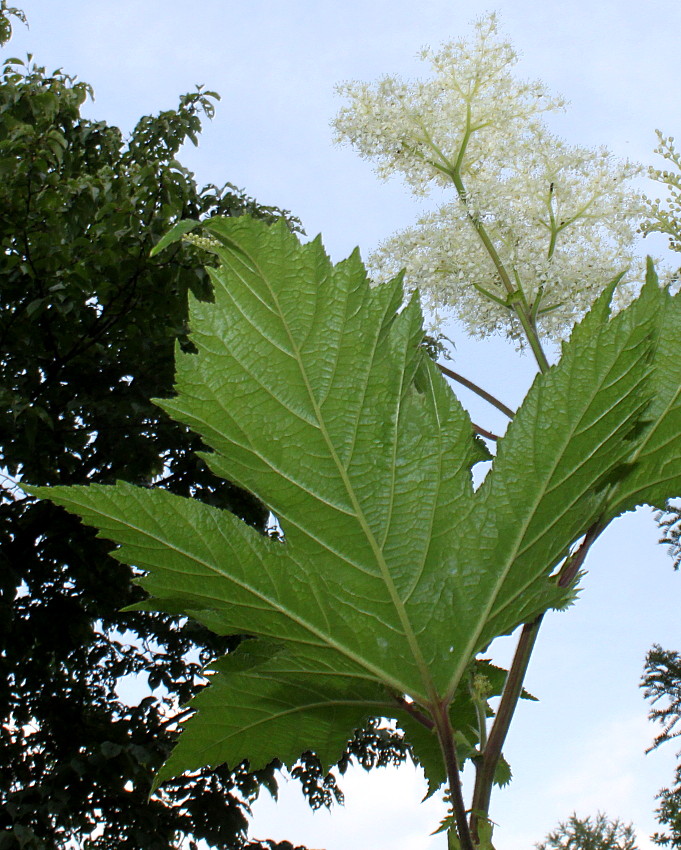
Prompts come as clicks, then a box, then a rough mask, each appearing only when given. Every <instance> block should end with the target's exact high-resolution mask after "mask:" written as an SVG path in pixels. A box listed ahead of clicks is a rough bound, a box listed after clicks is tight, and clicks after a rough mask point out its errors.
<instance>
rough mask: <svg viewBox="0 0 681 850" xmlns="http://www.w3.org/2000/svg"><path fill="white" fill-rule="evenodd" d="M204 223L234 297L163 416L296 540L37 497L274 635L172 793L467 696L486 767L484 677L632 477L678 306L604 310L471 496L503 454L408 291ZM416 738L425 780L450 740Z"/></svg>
mask: <svg viewBox="0 0 681 850" xmlns="http://www.w3.org/2000/svg"><path fill="white" fill-rule="evenodd" d="M205 226H206V229H207V230H208V231H209V232H210V234H211V237H212V239H213V240H214V244H215V246H216V247H214V250H215V252H216V253H217V255H218V257H219V260H220V266H219V268H218V269H216V270H211V275H212V278H213V283H214V289H215V301H214V303H206V302H198V301H196V300H192V301H191V304H190V311H191V312H190V317H191V318H190V324H191V329H192V334H191V339H192V342H193V343H194V346H195V349H196V351H195V353H182V352H180V351H179V350H178V352H177V385H176V389H177V395H176V397H175V398H173V399H170V400H165V401H163V402H160V404H161V405H162V406H163V407H164V408H165V410H167V411H168V412H169V413H170V414H171V415H172V416H173V417H174V418H176V419H178V420H179V421H181V422H184V423H186V424H187V425H189V426H190V427H191V428H192V429H193V430H194V431H196V432H197V433H199V434H200V435H201V436H202V438H203V439H204V441H205V443H206V444H207V445H208V446H209V447H210V448H211V450H212V451H211V452H209V453H206V454H205V455H204V456H205V460H206V461H207V463H208V464H209V466H210V467H211V469H212V470H213V471H214V472H216V473H217V474H219V475H221V476H223V477H225V478H227V479H229V480H231V481H233V482H235V483H237V484H239V485H240V486H242V487H244V488H246V489H248V490H250V491H251V492H253V493H255V494H256V495H257V496H258V497H259V498H260V499H262V500H263V501H264V502H265V504H267V505H268V506H269V507H270V509H271V510H272V511H273V513H274V514H275V515H276V517H277V519H278V521H279V523H280V525H281V528H282V530H283V533H284V539H283V541H282V540H279V539H272V538H268V537H264V536H262V535H259V534H258V533H256V532H255V531H253V529H251V528H248V527H247V526H246V525H245V524H244V523H242V522H241V521H240V520H238V519H237V518H236V517H234V516H233V515H231V514H229V513H227V512H224V511H220V510H217V509H215V508H212V507H210V506H208V505H205V504H203V503H201V502H198V501H192V500H186V499H182V498H179V497H176V496H173V495H171V494H169V493H166V492H164V491H163V490H160V489H144V488H138V487H132V486H131V485H127V484H124V483H119V484H117V485H116V486H115V487H89V488H83V487H74V488H51V489H50V488H42V489H41V488H36V489H33V490H32V492H34V493H36V494H38V495H41V496H47V497H49V498H52V499H53V500H54V501H55V502H57V503H58V504H62V505H64V506H65V507H67V508H68V509H70V510H72V511H75V512H76V513H78V514H80V516H81V517H82V518H83V520H84V521H85V522H87V523H89V524H91V525H94V526H97V527H98V528H99V529H100V532H101V534H102V535H103V536H106V537H108V538H110V539H111V540H114V541H116V542H117V543H118V544H119V545H120V548H119V549H118V550H117V552H116V557H118V558H120V559H121V560H123V561H125V562H127V563H130V564H134V565H136V566H137V567H139V568H141V569H142V570H144V571H145V572H146V573H147V574H146V576H145V577H144V578H143V579H142V580H141V583H142V585H143V586H144V587H145V588H146V589H147V591H148V592H149V593H150V594H151V597H152V598H151V599H150V600H149V602H148V603H146V607H149V608H157V609H162V610H168V611H172V612H178V613H179V612H183V613H186V614H188V615H189V616H192V617H194V618H196V619H197V620H199V621H200V622H203V623H204V624H205V625H207V626H209V627H210V628H212V629H214V630H216V631H219V632H225V633H241V634H250V635H253V636H257V637H259V638H260V639H261V641H264V643H262V644H260V645H259V643H260V642H259V641H248V642H247V643H246V645H245V646H244V647H243V648H242V649H240V650H239V652H238V653H236V654H235V655H233V656H231V657H229V658H227V659H225V660H224V661H223V662H220V664H219V665H217V667H216V668H215V670H214V672H213V673H212V675H211V679H212V684H211V685H210V686H209V687H208V688H207V689H206V690H205V691H204V692H203V693H202V694H201V695H200V697H199V698H197V699H196V701H195V703H194V706H195V707H196V708H197V714H196V716H195V717H194V718H192V719H191V720H190V721H189V722H188V724H187V729H186V731H185V732H184V735H183V737H182V739H181V740H182V743H181V744H180V745H179V746H178V748H177V749H176V751H175V753H174V754H173V756H172V758H171V760H170V762H169V763H168V765H167V766H166V768H165V769H164V771H163V772H162V774H161V778H163V777H167V776H170V775H171V774H173V773H178V772H181V771H183V770H186V769H193V768H196V767H198V766H200V765H201V764H203V763H211V764H215V763H218V762H221V761H227V762H230V763H232V764H234V763H236V762H238V761H240V760H241V759H243V758H244V757H248V758H249V759H250V761H251V765H252V766H253V767H258V766H260V765H262V764H264V763H266V762H267V761H269V760H270V759H271V758H273V757H275V756H278V757H279V758H282V760H284V761H287V760H292V759H294V758H295V757H296V756H297V755H299V754H300V753H301V752H302V751H304V750H308V749H312V750H315V751H316V752H317V755H318V756H319V757H320V759H321V760H322V761H323V762H324V763H326V764H328V763H330V762H332V761H333V760H334V759H335V758H337V757H338V754H339V752H340V748H341V747H342V743H343V741H344V740H346V739H347V738H349V737H350V736H351V734H352V731H353V729H354V728H355V727H356V726H358V725H359V724H360V723H361V722H362V721H363V719H364V718H365V717H367V716H370V715H375V714H377V713H380V714H382V715H391V716H394V717H397V718H398V719H401V720H402V721H404V723H403V725H404V727H405V728H406V729H407V731H409V728H410V723H411V726H412V727H413V723H412V719H411V718H410V715H406V714H405V713H404V711H403V708H404V706H405V704H407V703H408V702H409V701H413V702H414V703H415V707H416V708H418V709H419V710H421V711H422V712H424V713H425V714H426V715H427V714H428V712H429V711H431V710H432V709H433V708H434V707H435V706H436V705H437V704H439V703H441V701H442V700H445V701H449V702H450V705H451V711H450V716H451V717H452V722H453V725H454V726H455V727H456V728H457V729H458V730H459V737H458V742H459V746H460V748H461V751H462V755H466V748H467V747H468V749H469V750H470V751H471V752H473V749H472V747H473V746H474V745H475V744H476V743H477V740H476V739H475V736H474V735H472V736H471V731H470V730H471V728H472V724H471V718H472V716H473V715H472V714H471V704H470V700H469V699H467V696H466V695H467V685H466V681H465V676H466V675H467V672H466V671H470V669H471V664H472V663H473V660H474V658H475V656H476V655H477V654H478V653H479V652H480V651H481V650H482V649H483V648H484V647H485V646H486V645H487V644H489V642H490V641H491V640H492V639H493V638H494V637H496V636H497V635H498V634H502V633H506V632H509V631H511V630H513V629H514V628H515V627H516V626H517V625H519V624H520V623H522V622H525V621H527V620H530V619H532V618H533V617H535V616H537V615H538V614H540V613H542V612H543V611H545V610H546V609H547V608H549V607H552V606H561V605H563V604H564V603H565V601H566V599H567V598H568V596H569V590H567V589H564V588H560V587H558V585H557V583H556V580H555V577H553V576H552V573H553V571H554V569H555V567H556V566H557V565H558V564H559V563H560V561H561V559H563V558H564V557H565V555H566V554H567V553H568V551H569V550H570V547H571V546H572V545H573V544H574V543H575V541H576V540H578V538H579V537H580V536H581V535H583V534H584V533H585V532H586V530H587V529H588V528H589V527H590V525H591V524H592V523H594V522H596V521H599V520H600V519H601V518H602V516H603V515H604V511H605V510H606V507H605V506H606V500H607V498H608V494H611V493H612V492H613V487H616V486H618V482H621V480H622V479H623V476H627V475H631V474H632V469H633V470H635V469H636V466H635V465H634V466H632V464H634V462H635V455H636V452H637V450H638V449H639V447H640V445H641V440H642V439H643V438H644V437H645V434H646V433H650V428H651V427H652V426H647V425H646V422H647V420H646V419H645V417H646V416H648V417H649V416H650V412H649V408H650V406H651V405H650V402H651V395H652V393H653V392H654V382H653V381H652V380H651V376H652V375H654V374H655V368H656V367H655V363H654V355H655V352H656V351H657V350H659V349H660V346H659V344H658V323H657V308H658V306H659V300H660V299H661V298H663V297H666V296H664V295H663V294H662V292H661V291H660V290H659V289H658V288H657V287H656V286H653V285H652V284H651V285H650V286H649V287H648V289H647V290H646V296H645V297H644V298H642V299H640V300H639V302H637V303H636V304H635V305H634V306H633V307H631V308H629V309H627V310H625V311H623V312H622V313H620V314H619V315H617V316H616V317H614V318H612V319H611V318H609V315H608V302H609V298H610V293H605V294H604V296H603V298H602V299H601V300H600V301H599V303H598V304H597V305H596V307H595V308H594V310H593V311H592V313H591V314H590V315H589V316H588V317H587V318H586V319H585V320H584V322H583V323H582V324H581V325H580V326H579V327H578V328H577V329H576V330H575V332H574V334H573V337H572V339H571V341H570V343H569V344H567V345H566V346H565V349H564V352H563V356H562V358H561V361H560V363H559V364H558V365H557V366H555V367H554V368H552V369H551V370H550V371H549V372H548V373H547V374H545V375H541V376H539V377H538V378H537V380H536V381H535V383H534V385H533V387H532V389H531V391H530V393H529V394H528V397H527V399H526V401H525V403H524V404H523V407H522V408H521V410H520V411H519V412H518V414H517V416H516V418H515V420H514V422H513V423H512V426H511V427H510V428H509V432H508V434H507V436H506V437H505V438H504V439H503V440H502V441H501V442H500V444H499V451H498V455H497V458H496V459H495V461H494V465H493V468H492V470H491V472H490V473H489V474H488V476H487V478H486V480H485V482H484V484H483V485H482V486H481V487H480V488H479V489H478V491H477V492H475V493H474V491H473V487H472V483H471V471H470V470H471V466H472V465H473V464H474V463H475V462H476V461H478V460H481V459H485V458H486V457H488V455H487V454H486V452H485V450H484V449H483V448H482V447H481V445H480V444H479V442H478V441H477V440H476V439H475V437H474V436H473V432H472V426H471V423H470V420H469V418H468V416H467V414H466V413H465V412H464V411H463V409H462V408H461V406H460V404H459V403H458V402H457V400H456V398H455V397H454V396H453V394H452V393H451V391H450V390H449V388H448V387H447V385H446V384H445V382H444V380H443V379H442V377H441V375H440V374H439V372H438V370H437V369H436V368H435V367H434V365H433V364H432V363H431V362H430V361H429V359H428V358H427V357H426V356H425V354H424V353H423V350H422V349H421V346H420V343H421V341H422V338H423V331H422V328H421V315H420V311H419V308H418V304H417V302H416V301H415V300H413V299H412V301H411V302H410V303H409V304H408V305H407V306H406V307H404V309H401V305H402V289H401V285H400V282H399V280H395V281H393V282H392V283H389V284H386V285H384V286H380V287H376V288H370V286H369V282H368V280H367V278H366V274H365V271H364V268H363V266H362V264H361V262H360V260H359V257H358V255H357V254H353V256H351V257H350V258H349V259H348V260H347V261H345V262H343V263H340V264H339V265H337V266H335V267H334V266H332V264H331V263H330V262H329V260H328V258H327V257H326V255H325V254H324V252H323V249H322V247H321V245H320V243H319V242H318V241H314V242H312V243H309V244H307V245H305V246H301V245H300V244H299V243H298V241H297V240H296V238H295V237H294V236H292V235H291V234H290V233H289V232H288V231H287V229H286V228H285V226H283V225H281V226H275V227H272V228H269V229H268V228H266V227H264V226H261V225H260V224H259V223H257V222H252V221H249V220H246V219H244V218H240V219H236V220H231V221H229V220H221V219H213V220H211V221H210V222H209V223H208V224H207V225H205ZM646 427H648V431H647V432H646V431H645V429H646ZM677 443H678V439H677ZM674 450H675V451H676V452H677V454H681V452H679V450H678V445H675V447H674ZM403 697H406V698H407V703H405V702H404V700H403ZM414 738H415V742H416V738H419V733H418V731H414ZM416 743H417V749H418V750H420V752H421V755H422V758H423V761H424V763H426V766H427V767H428V763H430V764H432V763H433V758H432V753H433V741H432V736H429V735H428V734H427V733H425V732H424V734H421V736H420V739H419V741H418V742H416ZM431 773H432V774H433V776H432V777H431V778H432V779H433V781H435V782H439V781H440V778H441V776H442V771H441V768H439V769H437V768H435V767H432V768H431Z"/></svg>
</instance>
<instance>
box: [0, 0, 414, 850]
mask: <svg viewBox="0 0 681 850" xmlns="http://www.w3.org/2000/svg"><path fill="white" fill-rule="evenodd" d="M0 11H1V12H2V14H0V21H2V22H3V29H2V32H1V33H0V34H1V35H2V38H3V39H6V38H7V37H8V36H9V33H10V25H9V21H10V17H9V16H10V14H13V15H14V17H18V18H19V19H22V14H21V13H20V12H19V11H18V10H16V9H10V8H8V7H7V6H6V4H5V3H4V2H3V5H2V9H1V10H0ZM90 94H91V90H90V88H89V86H88V85H87V84H85V83H82V82H79V81H78V80H76V79H75V78H73V77H70V76H69V75H67V74H65V73H63V72H56V73H54V74H46V73H45V71H44V69H42V68H40V67H36V66H33V65H30V64H22V63H21V62H19V61H17V60H7V61H6V62H5V64H4V66H3V69H2V77H1V79H0V244H1V247H2V250H1V252H0V257H1V259H0V302H1V309H0V375H1V378H0V396H1V398H2V404H1V405H0V408H1V412H0V450H1V452H2V464H1V465H2V467H3V478H4V481H3V488H2V493H1V496H2V498H1V500H0V544H1V547H2V548H1V550H0V562H1V570H0V583H1V584H0V609H1V613H0V623H1V624H2V625H1V626H0V713H1V714H2V717H3V723H2V729H1V732H0V736H1V739H0V740H1V743H2V746H1V747H0V830H1V832H0V846H2V847H3V848H6V849H7V850H10V848H15V847H16V848H18V847H21V848H30V849H31V850H34V849H35V850H37V848H43V847H65V846H67V845H69V842H75V843H76V844H78V846H90V847H98V848H120V847H131V848H133V847H134V848H136V849H137V848H159V849H160V848H168V847H171V846H177V844H178V842H180V841H181V840H182V837H183V836H185V837H187V838H188V839H191V840H192V841H198V840H200V839H204V840H206V841H207V842H208V843H209V844H210V845H211V846H216V847H230V848H232V847H241V846H246V845H247V843H248V839H247V837H246V833H245V827H246V819H245V814H246V807H247V803H248V801H249V800H252V799H253V798H254V796H255V795H256V794H257V793H258V790H259V788H260V785H261V783H263V782H264V783H265V784H266V785H267V786H268V787H270V788H272V789H274V788H275V785H274V778H273V770H274V765H268V766H267V767H266V768H265V769H264V770H263V771H262V772H261V773H259V774H253V773H249V772H248V770H247V767H246V766H245V765H236V764H235V765H233V768H234V769H233V770H232V771H229V770H228V769H227V768H225V767H222V768H219V769H218V770H217V771H206V770H202V771H197V772H195V773H194V774H193V775H191V776H186V777H183V778H180V779H178V780H176V781H174V782H172V783H169V784H167V785H166V786H165V787H164V789H163V791H162V792H161V793H159V794H157V795H155V796H154V797H153V798H152V799H151V800H150V801H149V800H148V799H147V796H148V794H149V790H150V787H151V779H152V776H153V773H154V771H155V770H156V769H157V768H158V767H159V766H160V764H161V763H162V762H163V761H164V759H165V758H166V757H167V755H168V753H169V751H170V749H171V747H172V745H173V743H174V741H175V739H176V732H175V730H174V727H173V726H172V724H170V723H169V717H170V715H171V714H172V713H173V712H174V710H175V708H176V706H177V704H178V703H181V702H185V701H186V700H187V699H188V698H189V697H190V696H192V695H193V694H194V693H196V691H197V690H198V689H199V688H200V687H201V685H202V684H203V682H204V679H203V678H202V676H201V675H200V671H201V669H202V667H203V666H204V664H205V663H206V662H207V661H209V660H210V659H212V658H214V657H216V656H219V655H222V654H223V653H224V652H225V651H227V650H228V649H230V648H232V647H234V646H235V645H236V643H237V642H238V641H237V639H235V638H233V637H230V636H223V637H219V636H217V635H215V634H214V633H213V632H210V631H208V630H207V629H205V628H203V627H202V626H200V625H199V624H197V623H196V622H195V621H187V620H186V619H179V618H177V617H174V616H169V615H164V614H151V613H146V612H127V613H120V611H119V609H120V608H121V607H122V606H125V605H130V604H133V603H136V602H139V601H140V599H141V598H142V597H143V593H142V592H141V591H140V590H139V588H136V587H135V586H134V585H133V584H132V582H131V579H132V576H133V574H134V572H135V571H133V570H131V569H130V568H129V567H128V566H124V565H122V564H120V563H119V562H118V561H116V560H114V559H112V558H111V557H109V555H108V550H109V548H110V547H109V546H108V545H107V544H106V543H104V542H103V541H101V540H97V539H96V538H95V537H94V535H93V534H92V533H91V532H90V531H89V530H87V529H85V528H84V527H83V526H81V525H80V524H79V523H78V522H74V520H73V518H71V517H69V516H67V515H66V514H65V513H64V512H63V511H61V510H57V509H55V508H54V506H52V505H50V504H49V503H48V502H37V501H36V500H35V499H32V498H29V499H27V498H22V497H21V495H20V493H19V492H18V490H17V489H16V486H15V481H16V480H18V479H19V478H24V479H26V480H30V481H32V482H40V483H43V484H50V485H53V484H62V485H65V484H76V483H81V484H83V483H86V482H98V483H102V484H105V483H113V482H114V481H115V480H116V479H118V478H124V479H126V480H129V481H133V482H135V483H136V484H138V485H141V486H143V487H144V486H148V485H150V484H151V483H152V482H154V483H155V484H156V486H157V487H158V488H161V489H163V490H164V491H167V492H168V493H174V494H176V495H178V496H185V497H189V496H191V497H192V498H194V499H196V500H197V501H200V502H201V503H204V504H210V505H212V506H215V507H216V508H220V509H226V510H230V511H234V512H235V514H236V515H238V516H239V517H240V519H241V520H243V521H245V522H246V523H248V525H249V526H250V527H251V528H253V529H254V533H259V534H261V533H263V532H266V530H267V519H268V513H267V511H266V509H265V508H264V506H263V505H262V504H261V503H260V502H259V501H258V500H257V499H255V498H253V497H251V496H250V495H248V494H246V493H244V492H243V491H242V490H240V489H239V488H237V487H235V486H234V485H232V484H230V483H229V482H227V481H224V480H222V479H220V478H219V477H217V476H215V475H214V474H213V473H212V472H211V471H210V469H209V468H208V467H207V466H206V465H205V463H204V462H203V461H202V460H200V459H199V458H198V456H197V454H196V450H197V449H200V448H201V447H202V445H203V444H202V442H201V440H200V439H199V438H198V437H197V436H196V435H193V434H192V433H191V432H190V431H189V430H188V429H187V428H186V427H185V426H183V425H181V424H178V423H177V422H174V421H173V420H171V419H170V418H169V417H168V416H167V415H166V414H165V413H164V412H163V411H161V410H160V409H159V408H158V407H157V406H155V405H153V404H152V403H151V402H150V398H151V397H152V396H157V395H168V394H169V393H170V391H171V387H172V376H173V349H174V345H175V343H176V341H179V344H180V346H181V347H182V348H184V349H187V348H188V347H189V345H190V344H189V343H188V341H187V337H186V331H187V293H188V292H192V294H193V296H195V297H197V298H200V299H206V298H209V297H211V284H210V282H209V278H208V273H207V272H206V270H205V268H204V261H205V255H203V254H202V255H201V256H199V253H198V251H197V249H195V248H193V247H192V246H191V245H189V244H177V245H175V246H174V247H173V248H172V249H171V250H169V251H167V252H165V253H164V254H163V256H159V257H157V258H154V259H152V258H150V256H149V254H150V251H151V249H152V247H153V246H154V245H155V244H157V243H158V241H159V239H160V237H161V235H162V234H164V233H165V232H166V231H167V230H168V228H169V227H171V226H172V225H173V224H174V223H176V222H177V221H178V220H182V219H185V218H197V219H199V218H205V217H209V216H212V215H215V214H220V215H225V216H239V215H242V214H244V213H249V214H250V215H251V216H256V217H259V218H262V219H263V220H265V221H269V222H272V221H275V220H277V219H279V218H281V216H282V215H285V213H283V212H282V211H281V210H279V209H277V208H275V207H264V206H262V205H260V204H257V203H256V202H255V201H253V200H252V199H250V198H248V197H247V196H246V195H244V194H243V193H242V192H240V191H238V190H237V189H235V188H234V187H232V186H230V185H226V186H225V187H223V188H218V187H216V186H206V187H204V188H203V189H201V188H199V187H198V186H197V185H196V182H195V180H194V177H193V175H192V174H191V173H190V172H189V171H188V170H187V169H186V168H184V167H183V166H182V165H181V163H180V162H179V161H178V159H177V157H178V155H179V153H180V149H181V147H182V145H183V144H185V142H186V141H187V140H189V141H193V142H194V143H195V142H196V140H197V136H198V133H199V131H200V128H201V118H202V115H207V116H209V117H210V116H211V115H212V113H213V105H214V101H215V98H216V95H214V94H213V93H211V92H206V91H203V90H201V89H199V90H197V91H195V92H193V93H190V94H187V95H184V96H183V97H181V98H180V102H179V106H178V107H177V108H176V109H171V110H167V111H165V112H162V113H161V114H160V115H157V116H145V117H143V118H141V119H140V121H139V122H138V124H137V126H136V127H135V129H134V130H133V132H132V134H131V136H130V138H128V139H124V138H123V136H122V134H121V131H120V130H119V129H118V128H116V127H114V126H110V125H108V124H106V123H105V122H103V121H92V120H86V119H85V118H83V117H82V116H81V112H80V110H81V107H82V105H83V103H84V102H85V100H86V99H87V98H88V96H89V95H90ZM288 223H289V226H290V227H292V228H298V227H299V224H298V222H297V221H296V219H294V218H291V217H290V216H289V217H288ZM131 681H139V682H140V683H141V684H145V683H148V685H149V687H150V688H151V692H150V693H149V695H148V696H145V697H144V698H143V699H140V698H139V697H138V696H135V695H134V693H133V694H132V695H131V693H130V689H129V687H127V686H126V683H129V682H131ZM152 692H153V693H152ZM362 747H363V744H362V743H357V744H356V748H358V749H360V750H362V751H363V753H364V755H365V757H366V758H367V759H368V760H369V761H371V759H372V758H373V759H374V760H379V759H385V758H390V757H392V756H393V755H395V757H399V756H400V755H401V754H402V753H403V750H400V749H398V750H395V747H394V743H390V742H385V741H382V740H379V741H378V742H373V743H372V741H371V739H367V743H366V746H365V747H364V749H362ZM298 771H299V773H300V774H301V778H302V779H303V781H304V783H305V787H306V789H307V791H308V793H309V795H310V797H311V799H312V801H313V802H319V801H321V802H328V799H329V797H330V796H332V795H333V793H334V790H335V791H337V789H335V785H334V783H333V782H332V781H329V782H326V783H325V781H324V775H323V774H322V773H321V772H320V769H319V765H318V764H317V763H316V762H315V761H314V759H313V758H312V757H308V759H307V760H306V761H305V763H302V764H301V765H300V766H299V767H298ZM254 846H255V845H254ZM257 846H258V847H259V846H260V845H257ZM267 846H273V845H271V844H268V845H267Z"/></svg>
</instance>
